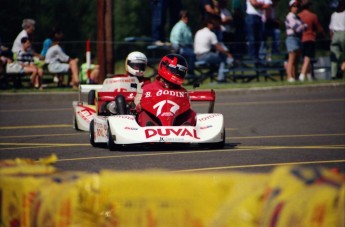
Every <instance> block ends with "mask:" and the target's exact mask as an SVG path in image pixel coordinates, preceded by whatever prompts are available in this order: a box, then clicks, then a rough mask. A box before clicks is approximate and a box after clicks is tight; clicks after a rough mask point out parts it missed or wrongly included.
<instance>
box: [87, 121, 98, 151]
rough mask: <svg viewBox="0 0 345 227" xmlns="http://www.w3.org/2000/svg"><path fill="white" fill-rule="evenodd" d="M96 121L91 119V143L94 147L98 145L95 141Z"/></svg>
mask: <svg viewBox="0 0 345 227" xmlns="http://www.w3.org/2000/svg"><path fill="white" fill-rule="evenodd" d="M94 133H95V122H94V120H91V122H90V130H89V138H90V144H91V145H92V146H93V147H97V144H96V143H95V134H94Z"/></svg>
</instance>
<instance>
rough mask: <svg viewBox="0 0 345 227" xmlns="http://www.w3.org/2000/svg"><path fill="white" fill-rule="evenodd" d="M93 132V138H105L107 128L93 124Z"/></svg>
mask: <svg viewBox="0 0 345 227" xmlns="http://www.w3.org/2000/svg"><path fill="white" fill-rule="evenodd" d="M95 130H96V131H95V134H94V136H95V138H97V137H107V131H108V127H107V126H106V125H104V124H100V123H97V122H95Z"/></svg>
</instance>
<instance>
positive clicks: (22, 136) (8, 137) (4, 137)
mask: <svg viewBox="0 0 345 227" xmlns="http://www.w3.org/2000/svg"><path fill="white" fill-rule="evenodd" d="M80 135H82V136H85V133H82V132H81V133H70V134H44V135H43V134H41V135H40V134H35V135H19V136H0V139H11V138H12V139H13V138H30V137H58V136H80Z"/></svg>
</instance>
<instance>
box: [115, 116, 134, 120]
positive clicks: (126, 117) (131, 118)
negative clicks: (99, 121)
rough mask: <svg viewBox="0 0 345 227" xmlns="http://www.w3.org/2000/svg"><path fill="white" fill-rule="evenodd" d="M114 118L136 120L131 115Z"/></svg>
mask: <svg viewBox="0 0 345 227" xmlns="http://www.w3.org/2000/svg"><path fill="white" fill-rule="evenodd" d="M112 117H115V118H121V119H127V120H134V117H133V116H131V115H114V116H112Z"/></svg>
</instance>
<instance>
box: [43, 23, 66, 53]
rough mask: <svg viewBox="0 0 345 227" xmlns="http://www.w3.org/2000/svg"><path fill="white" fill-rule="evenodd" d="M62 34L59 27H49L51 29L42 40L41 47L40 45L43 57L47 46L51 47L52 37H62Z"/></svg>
mask: <svg viewBox="0 0 345 227" xmlns="http://www.w3.org/2000/svg"><path fill="white" fill-rule="evenodd" d="M62 36H63V33H62V31H61V30H60V29H59V28H56V27H53V28H52V29H51V31H50V32H49V34H48V37H47V38H46V39H45V40H44V41H43V47H42V51H41V55H42V56H43V57H45V56H46V54H47V51H48V49H49V47H51V45H52V43H53V38H54V37H57V38H59V39H62Z"/></svg>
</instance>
